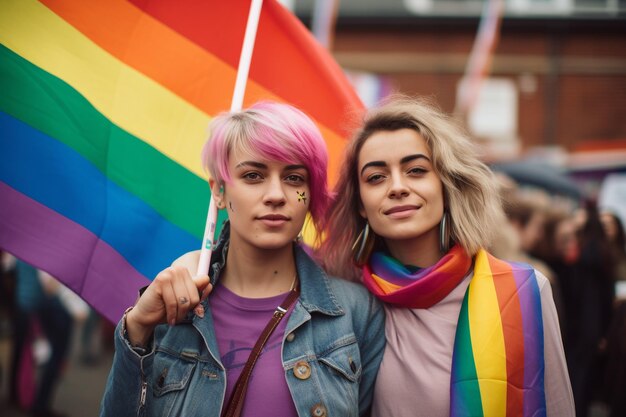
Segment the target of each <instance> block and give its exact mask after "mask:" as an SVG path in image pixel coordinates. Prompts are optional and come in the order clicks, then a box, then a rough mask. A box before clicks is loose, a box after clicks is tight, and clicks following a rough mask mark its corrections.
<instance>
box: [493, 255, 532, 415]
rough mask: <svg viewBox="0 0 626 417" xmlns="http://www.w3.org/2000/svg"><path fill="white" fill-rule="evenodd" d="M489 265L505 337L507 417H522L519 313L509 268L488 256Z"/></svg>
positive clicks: (521, 332) (522, 397)
mask: <svg viewBox="0 0 626 417" xmlns="http://www.w3.org/2000/svg"><path fill="white" fill-rule="evenodd" d="M489 265H490V268H491V272H492V274H493V282H494V285H495V288H496V294H497V297H498V305H499V307H500V316H501V318H502V331H503V333H504V348H505V352H506V373H507V382H508V384H507V393H506V394H507V395H506V397H507V398H506V415H507V417H515V416H520V417H522V416H523V411H524V407H523V402H524V390H523V387H524V363H523V361H519V360H518V361H516V360H515V359H516V358H523V357H524V334H523V328H522V309H521V305H520V300H519V297H518V294H517V286H516V284H515V278H514V277H513V272H512V270H511V265H509V264H508V263H506V262H503V261H501V260H499V259H496V258H494V257H493V256H491V255H489Z"/></svg>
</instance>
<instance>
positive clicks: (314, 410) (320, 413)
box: [311, 404, 326, 417]
mask: <svg viewBox="0 0 626 417" xmlns="http://www.w3.org/2000/svg"><path fill="white" fill-rule="evenodd" d="M311 416H312V417H326V407H324V404H315V405H314V406H313V407H311Z"/></svg>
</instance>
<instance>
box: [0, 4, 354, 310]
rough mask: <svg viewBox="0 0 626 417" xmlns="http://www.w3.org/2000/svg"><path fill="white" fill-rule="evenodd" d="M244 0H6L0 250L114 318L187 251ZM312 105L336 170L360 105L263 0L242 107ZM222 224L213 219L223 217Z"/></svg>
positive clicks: (202, 201) (0, 32)
mask: <svg viewBox="0 0 626 417" xmlns="http://www.w3.org/2000/svg"><path fill="white" fill-rule="evenodd" d="M249 7H250V0H230V1H227V2H225V1H219V0H211V1H203V2H197V1H193V0H180V1H176V2H168V1H165V0H132V1H123V0H108V1H106V2H102V1H98V0H80V1H78V0H74V1H72V0H41V1H35V0H3V1H2V3H1V4H0V43H1V45H0V91H2V94H0V201H2V204H0V248H2V249H3V250H6V251H8V252H11V253H13V254H15V255H16V256H17V257H19V258H21V259H23V260H25V261H27V262H29V263H31V264H33V265H35V266H37V267H39V268H41V269H44V270H46V271H48V272H49V273H51V274H52V275H54V276H56V277H57V278H59V279H60V280H61V281H63V282H64V283H65V284H66V285H68V286H69V287H70V288H72V289H73V290H74V291H75V292H76V293H78V294H79V295H81V296H82V297H83V298H84V299H85V300H86V301H88V302H89V303H90V304H91V305H92V306H94V307H95V308H96V309H97V310H99V311H100V312H101V313H103V314H104V315H105V316H106V317H108V318H109V319H110V320H112V321H116V320H117V319H119V317H120V316H121V314H122V312H123V310H124V308H125V307H126V306H128V305H130V304H132V303H133V302H134V300H135V297H136V293H137V289H138V288H139V287H141V286H143V285H145V284H146V283H148V282H149V280H150V279H152V278H153V277H154V276H155V275H156V273H158V271H160V270H162V269H163V268H165V267H166V266H168V265H169V264H170V263H171V261H172V260H173V259H175V258H176V257H178V256H180V255H181V254H182V253H184V252H186V251H189V250H194V249H199V247H200V242H201V238H202V233H203V231H204V221H205V218H206V209H207V206H208V201H209V198H210V191H209V188H208V186H207V184H206V174H205V173H204V172H203V169H202V166H201V161H200V149H201V147H202V144H203V142H204V140H205V138H206V129H207V125H208V123H209V121H210V120H211V118H212V116H213V115H215V114H216V113H218V112H221V111H224V110H228V109H229V108H230V100H231V97H232V91H233V89H234V83H235V78H236V69H237V64H238V61H239V52H240V49H241V45H242V43H243V36H244V31H245V24H246V20H247V15H248V9H249ZM260 99H273V100H276V101H281V102H288V103H291V104H294V105H295V106H297V107H299V108H301V109H302V110H304V111H305V112H306V113H308V114H309V115H310V116H311V117H312V118H313V119H314V120H315V121H316V123H317V125H318V127H319V128H320V130H321V131H322V134H323V135H324V137H325V139H326V141H327V144H328V146H329V152H330V173H329V174H330V178H331V182H334V180H335V175H336V172H337V168H338V163H339V159H340V156H341V152H342V149H343V145H344V138H345V136H346V133H347V132H346V131H345V130H344V125H345V117H346V115H348V114H349V113H350V112H353V111H354V110H358V109H361V108H362V104H361V102H360V101H359V99H358V98H357V96H356V94H355V93H354V91H353V90H352V88H351V86H350V85H349V83H348V81H347V79H346V78H345V76H344V74H343V72H342V71H341V69H340V68H339V67H338V65H337V64H336V63H335V62H334V61H333V59H332V58H331V57H330V55H329V54H328V53H327V52H326V51H325V50H323V48H321V46H319V45H318V44H317V42H316V41H315V40H314V39H313V38H312V36H311V35H310V34H309V33H308V31H307V30H306V28H304V26H303V25H302V24H301V23H300V22H299V21H298V20H297V19H296V18H295V17H294V16H293V15H292V14H291V13H290V12H288V11H287V10H285V9H284V8H283V7H282V6H280V5H279V4H278V3H277V2H276V1H275V0H265V2H264V6H263V9H262V13H261V19H260V22H259V28H258V33H257V41H256V46H255V50H254V53H253V57H252V65H251V68H250V79H249V80H248V85H247V89H246V96H245V100H244V106H248V105H250V104H252V103H254V102H256V101H258V100H260ZM221 219H222V220H223V215H221Z"/></svg>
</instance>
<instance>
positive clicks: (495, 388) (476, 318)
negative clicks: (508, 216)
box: [450, 250, 546, 417]
mask: <svg viewBox="0 0 626 417" xmlns="http://www.w3.org/2000/svg"><path fill="white" fill-rule="evenodd" d="M450 391H451V392H450V394H451V395H450V396H451V404H450V415H451V416H453V417H460V416H484V417H500V416H507V417H513V416H545V415H546V405H545V394H544V357H543V322H542V316H541V298H540V294H539V287H538V285H537V280H536V277H535V272H534V270H533V269H532V268H531V267H529V266H528V265H524V264H516V263H508V262H504V261H501V260H498V259H496V258H494V257H493V256H491V255H489V254H488V253H487V252H486V251H484V250H481V251H480V252H479V253H478V255H477V256H476V260H475V269H474V277H473V278H472V281H471V282H470V285H469V288H468V290H467V292H466V294H465V298H464V300H463V304H462V307H461V312H460V315H459V323H458V326H457V332H456V337H455V341H454V353H453V358H452V379H451V387H450Z"/></svg>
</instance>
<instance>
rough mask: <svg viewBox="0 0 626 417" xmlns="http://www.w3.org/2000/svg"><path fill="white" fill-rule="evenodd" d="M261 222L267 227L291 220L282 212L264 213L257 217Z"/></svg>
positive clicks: (280, 224) (277, 225)
mask: <svg viewBox="0 0 626 417" xmlns="http://www.w3.org/2000/svg"><path fill="white" fill-rule="evenodd" d="M257 220H260V221H261V223H263V224H264V225H266V226H268V227H279V226H282V225H284V224H285V223H287V222H288V221H289V220H291V219H290V218H289V217H287V216H284V215H282V214H266V215H264V216H260V217H257Z"/></svg>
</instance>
